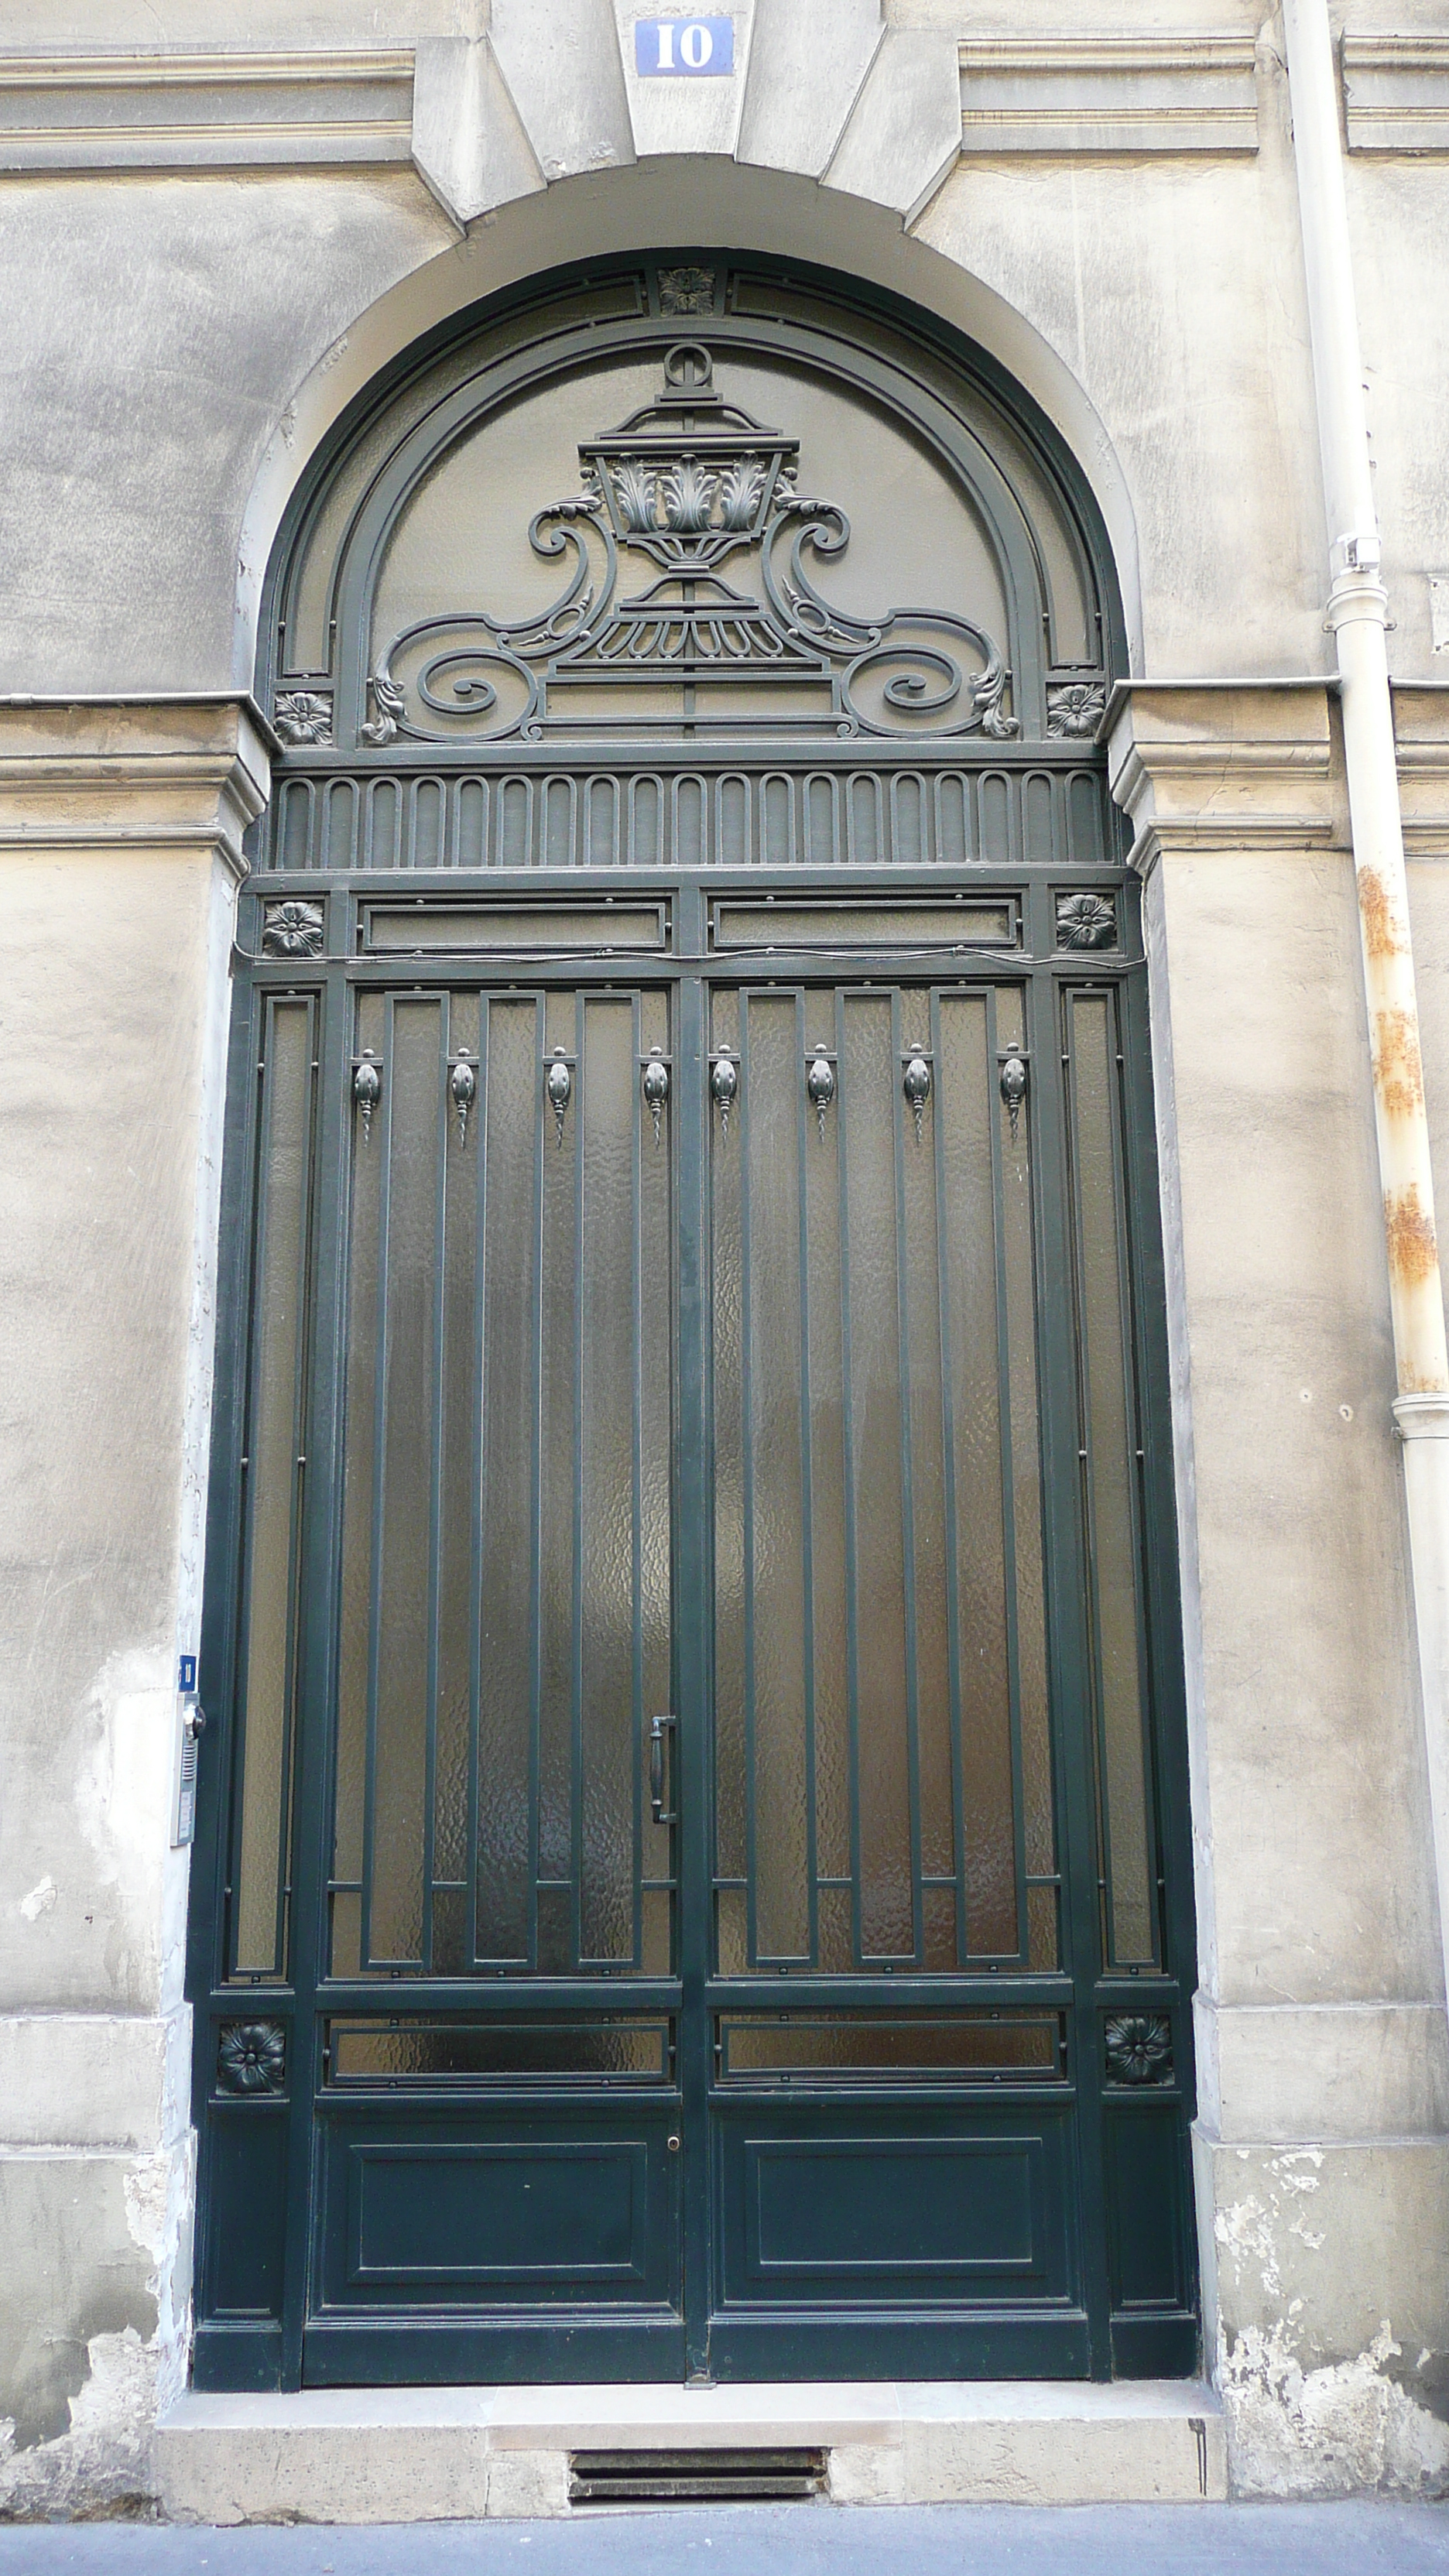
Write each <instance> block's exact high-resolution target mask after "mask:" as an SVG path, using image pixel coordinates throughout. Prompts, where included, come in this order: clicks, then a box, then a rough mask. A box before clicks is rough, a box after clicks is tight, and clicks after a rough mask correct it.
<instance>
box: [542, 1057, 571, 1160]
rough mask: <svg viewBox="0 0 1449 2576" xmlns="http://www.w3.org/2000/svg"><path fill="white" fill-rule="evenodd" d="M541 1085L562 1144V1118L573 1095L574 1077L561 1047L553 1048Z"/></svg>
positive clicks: (566, 1113) (565, 1115) (565, 1114)
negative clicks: (542, 1084) (550, 1061)
mask: <svg viewBox="0 0 1449 2576" xmlns="http://www.w3.org/2000/svg"><path fill="white" fill-rule="evenodd" d="M543 1087H544V1089H545V1091H546V1092H547V1093H548V1105H549V1107H550V1109H551V1110H552V1111H553V1123H554V1125H555V1127H556V1128H557V1130H558V1141H559V1143H560V1144H562V1143H563V1131H564V1119H565V1118H566V1117H567V1115H568V1105H569V1102H570V1101H571V1100H572V1098H573V1096H574V1077H573V1073H572V1071H571V1069H570V1067H569V1066H568V1065H567V1064H566V1063H565V1061H564V1051H563V1048H562V1047H555V1048H554V1051H553V1062H552V1064H551V1065H550V1066H549V1069H548V1072H547V1074H546V1075H545V1077H544V1086H543Z"/></svg>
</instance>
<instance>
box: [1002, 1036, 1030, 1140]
mask: <svg viewBox="0 0 1449 2576" xmlns="http://www.w3.org/2000/svg"><path fill="white" fill-rule="evenodd" d="M1001 1097H1002V1099H1003V1100H1004V1101H1005V1103H1006V1107H1007V1112H1008V1115H1009V1116H1010V1119H1011V1141H1012V1143H1013V1145H1014V1144H1015V1142H1016V1122H1017V1119H1018V1118H1019V1117H1020V1115H1021V1105H1022V1102H1023V1101H1024V1100H1025V1098H1026V1066H1025V1064H1024V1063H1023V1061H1022V1059H1021V1057H1020V1056H1019V1055H1009V1056H1007V1057H1006V1058H1005V1059H1004V1060H1003V1063H1002V1067H1001Z"/></svg>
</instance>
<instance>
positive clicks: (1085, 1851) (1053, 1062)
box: [1026, 968, 1112, 2379]
mask: <svg viewBox="0 0 1449 2576" xmlns="http://www.w3.org/2000/svg"><path fill="white" fill-rule="evenodd" d="M1026 998H1027V1003H1028V1016H1027V1040H1028V1045H1029V1048H1030V1055H1029V1058H1028V1061H1029V1062H1030V1064H1031V1067H1032V1093H1033V1095H1034V1102H1035V1109H1036V1117H1035V1122H1034V1126H1033V1131H1032V1132H1033V1139H1034V1150H1033V1153H1032V1173H1031V1179H1032V1202H1033V1208H1034V1211H1035V1218H1036V1237H1037V1241H1038V1243H1039V1244H1040V1246H1041V1276H1042V1278H1043V1279H1044V1280H1049V1281H1053V1282H1060V1283H1061V1285H1060V1289H1059V1292H1058V1294H1057V1296H1056V1297H1055V1298H1054V1299H1053V1301H1052V1312H1051V1314H1050V1316H1048V1315H1047V1314H1046V1313H1043V1314H1042V1315H1041V1317H1040V1320H1039V1324H1038V1331H1037V1384H1038V1388H1039V1390H1040V1395H1039V1401H1040V1404H1041V1424H1042V1491H1043V1497H1044V1504H1045V1517H1046V1522H1047V1553H1046V1580H1047V1591H1048V1612H1047V1638H1048V1653H1049V1656H1050V1670H1051V1705H1052V1707H1053V1709H1054V1710H1056V1711H1070V1710H1075V1709H1086V1708H1088V1707H1089V1706H1090V1697H1089V1694H1090V1691H1091V1659H1090V1651H1089V1640H1088V1634H1087V1629H1086V1620H1085V1613H1084V1600H1085V1592H1084V1586H1085V1546H1084V1533H1083V1530H1082V1524H1081V1515H1080V1495H1081V1486H1080V1466H1079V1460H1078V1457H1077V1451H1078V1449H1079V1447H1080V1440H1081V1434H1080V1429H1079V1415H1078V1388H1077V1374H1076V1369H1075V1365H1074V1359H1073V1350H1072V1343H1073V1339H1074V1327H1075V1312H1076V1300H1075V1293H1074V1290H1073V1288H1072V1286H1071V1284H1070V1283H1071V1282H1072V1279H1073V1275H1074V1274H1073V1235H1074V1228H1073V1225H1072V1219H1071V1213H1070V1206H1069V1195H1068V1194H1069V1191H1070V1189H1071V1185H1072V1184H1071V1171H1070V1164H1069V1159H1068V1154H1067V1120H1068V1087H1067V1081H1066V1062H1065V1037H1066V1021H1065V1005H1064V1003H1063V1002H1062V1000H1061V997H1060V995H1059V993H1058V990H1057V988H1056V985H1055V983H1054V981H1053V978H1052V976H1051V973H1050V970H1049V969H1047V968H1037V969H1035V970H1032V971H1031V973H1030V975H1029V980H1028V983H1027V996H1026ZM1054 1756H1055V1766H1056V1777H1057V1782H1058V1867H1059V1869H1060V1871H1061V1877H1062V1896H1063V1904H1062V1937H1063V1964H1064V1965H1065V1966H1066V1968H1067V1969H1068V1971H1069V1972H1070V1974H1071V1976H1072V1981H1073V1986H1074V1990H1075V1991H1074V1997H1073V2011H1072V2019H1071V2035H1070V2049H1071V2056H1070V2061H1069V2063H1070V2072H1071V2075H1072V2078H1073V2082H1074V2084H1075V2087H1076V2094H1077V2117H1076V2137H1077V2154H1078V2159H1079V2172H1080V2177H1081V2201H1080V2209H1081V2212H1082V2213H1083V2221H1082V2233H1081V2238H1080V2244H1079V2256H1078V2259H1079V2262H1080V2265H1081V2277H1082V2292H1083V2300H1084V2304H1085V2306H1086V2310H1087V2318H1088V2326H1089V2332H1090V2337H1091V2353H1092V2362H1091V2367H1092V2376H1093V2378H1094V2379H1108V2378H1110V2376H1111V2369H1112V2360H1111V2280H1110V2272H1109V2257H1108V2247H1107V2238H1106V2230H1105V2228H1104V2227H1102V2226H1101V2225H1100V2223H1098V2224H1093V2223H1091V2215H1090V2214H1091V2213H1092V2212H1100V2211H1102V2210H1104V2209H1105V2207H1106V2172H1105V2156H1104V2141H1103V2136H1102V2070H1101V2063H1100V2050H1099V2047H1098V2036H1097V2009H1096V1980H1097V1976H1098V1973H1099V1971H1100V1965H1101V1938H1102V1922H1101V1905H1100V1900H1099V1895H1098V1890H1097V1887H1096V1877H1097V1848H1098V1846H1097V1830H1096V1812H1095V1809H1096V1790H1095V1783H1094V1780H1093V1778H1092V1771H1093V1767H1094V1766H1093V1760H1092V1752H1091V1746H1090V1742H1089V1735H1088V1727H1087V1726H1083V1725H1065V1724H1064V1725H1059V1726H1058V1727H1057V1728H1056V1729H1055V1740H1054Z"/></svg>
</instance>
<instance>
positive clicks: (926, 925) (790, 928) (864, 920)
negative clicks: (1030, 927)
mask: <svg viewBox="0 0 1449 2576" xmlns="http://www.w3.org/2000/svg"><path fill="white" fill-rule="evenodd" d="M713 929H714V945H715V947H716V948H720V949H738V948H830V949H841V948H980V947H983V946H989V947H1007V946H1011V945H1012V944H1013V943H1014V942H1015V939H1016V906H1015V904H1013V903H967V902H956V901H948V902H942V903H910V904H906V903H881V904H856V903H717V904H716V905H715V906H714V919H713Z"/></svg>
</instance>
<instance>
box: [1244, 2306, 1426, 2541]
mask: <svg viewBox="0 0 1449 2576" xmlns="http://www.w3.org/2000/svg"><path fill="white" fill-rule="evenodd" d="M1293 2304H1294V2306H1295V2308H1296V2307H1297V2306H1299V2305H1300V2304H1301V2303H1300V2302H1298V2301H1296V2300H1295V2301H1294V2303H1293ZM1295 2341H1296V2329H1295V2324H1294V2322H1293V2320H1292V2319H1291V2318H1289V2319H1285V2320H1284V2322H1283V2324H1282V2325H1275V2326H1274V2327H1272V2328H1271V2329H1270V2330H1269V2331H1268V2332H1266V2333H1265V2332H1263V2331H1262V2330H1261V2329H1260V2328H1258V2327H1256V2326H1247V2327H1244V2328H1243V2329H1242V2330H1241V2332H1240V2333H1238V2334H1237V2335H1236V2336H1235V2337H1234V2339H1233V2342H1232V2346H1231V2349H1229V2348H1228V2346H1227V2344H1226V2342H1225V2341H1222V2342H1220V2347H1219V2367H1218V2380H1219V2386H1220V2388H1221V2391H1222V2398H1223V2405H1224V2408H1225V2410H1226V2413H1227V2418H1228V2431H1229V2445H1230V2451H1231V2456H1232V2464H1233V2484H1234V2487H1235V2489H1236V2491H1237V2492H1238V2493H1239V2494H1240V2495H1259V2496H1283V2497H1289V2496H1293V2497H1301V2496H1312V2495H1323V2496H1327V2495H1344V2494H1349V2493H1354V2492H1358V2493H1362V2492H1363V2491H1364V2490H1365V2489H1367V2490H1370V2491H1377V2492H1379V2493H1383V2494H1393V2495H1414V2496H1424V2497H1430V2496H1441V2495H1444V2494H1446V2493H1449V2425H1446V2424H1443V2423H1441V2422H1440V2421H1439V2420H1438V2418H1437V2417H1436V2416H1435V2415H1433V2414H1431V2413H1430V2411H1429V2410H1428V2408H1427V2407H1424V2406H1421V2405H1419V2404H1418V2403H1417V2402H1416V2400H1415V2399H1414V2398H1413V2397H1411V2396H1410V2395H1409V2394H1408V2393H1407V2391H1406V2390H1405V2389H1403V2388H1402V2387H1400V2386H1398V2385H1396V2383H1395V2381H1394V2379H1393V2378H1391V2377H1390V2376H1389V2375H1388V2366H1389V2365H1390V2364H1392V2363H1393V2362H1394V2361H1396V2360H1400V2359H1402V2352H1401V2347H1400V2346H1399V2345H1398V2344H1397V2343H1396V2342H1395V2340H1394V2335H1393V2329H1392V2326H1391V2325H1390V2323H1389V2320H1388V2319H1387V2318H1385V2319H1384V2321H1383V2324H1382V2325H1381V2326H1380V2328H1379V2331H1378V2333H1377V2334H1376V2335H1375V2337H1374V2339H1373V2341H1372V2343H1371V2344H1370V2345H1369V2346H1368V2347H1367V2349H1366V2350H1365V2351H1364V2352H1361V2353H1358V2354H1357V2355H1356V2356H1355V2357H1354V2359H1353V2360H1351V2361H1341V2362H1334V2363H1329V2364H1326V2365H1325V2366H1324V2367H1322V2368H1321V2369H1317V2370H1307V2371H1305V2370H1304V2368H1303V2366H1302V2364H1301V2362H1300V2361H1299V2359H1298V2355H1297V2352H1296V2350H1295V2348H1294V2347H1295Z"/></svg>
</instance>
